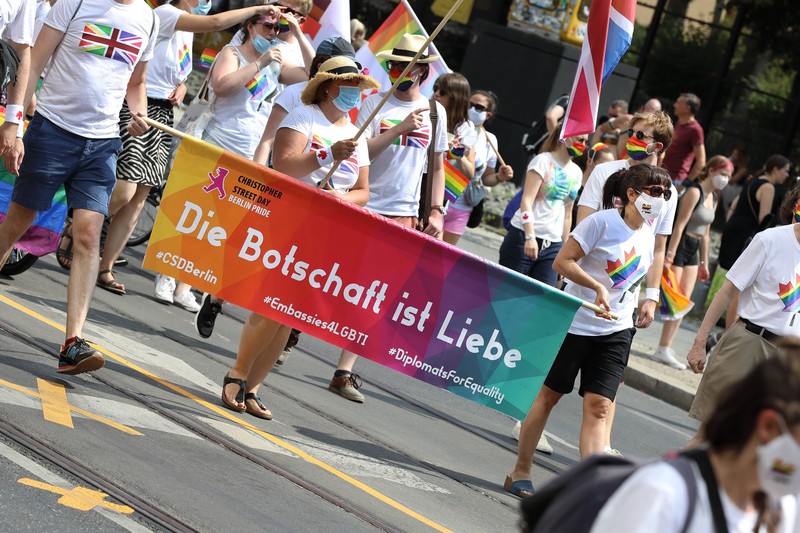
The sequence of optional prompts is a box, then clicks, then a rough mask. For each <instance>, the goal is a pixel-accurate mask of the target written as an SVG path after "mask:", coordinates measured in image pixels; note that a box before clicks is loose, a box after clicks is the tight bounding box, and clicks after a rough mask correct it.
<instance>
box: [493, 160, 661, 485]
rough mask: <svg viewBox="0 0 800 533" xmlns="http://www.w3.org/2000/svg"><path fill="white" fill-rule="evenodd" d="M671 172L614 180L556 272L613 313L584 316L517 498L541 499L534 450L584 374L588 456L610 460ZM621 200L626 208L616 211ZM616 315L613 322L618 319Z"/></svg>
mask: <svg viewBox="0 0 800 533" xmlns="http://www.w3.org/2000/svg"><path fill="white" fill-rule="evenodd" d="M669 183H670V179H669V175H668V174H667V172H666V171H665V170H664V169H662V168H658V167H652V166H650V165H647V164H640V165H636V166H635V167H631V168H630V169H629V170H621V171H618V172H616V173H615V174H613V175H611V177H609V178H608V180H607V181H606V183H605V185H604V187H603V205H604V207H605V209H604V210H602V211H597V212H596V213H592V214H591V215H589V216H588V217H586V218H585V219H584V220H583V221H581V223H580V224H578V226H577V227H576V228H575V230H574V231H573V232H572V233H571V235H570V238H569V240H568V241H567V242H566V244H565V245H564V247H563V248H561V251H559V253H558V256H557V257H556V259H555V263H554V264H553V268H554V269H555V270H556V271H557V272H558V273H559V274H561V275H563V276H564V277H565V278H566V279H567V280H569V283H568V284H567V286H566V289H565V292H567V293H569V294H571V295H573V296H575V297H577V298H580V299H581V300H590V301H592V300H593V301H594V302H595V304H596V305H597V306H599V307H601V308H602V309H605V310H606V312H604V313H599V314H595V313H593V312H591V311H588V310H586V309H583V308H581V309H579V310H578V312H577V313H576V314H575V318H574V319H573V321H572V325H571V326H570V328H569V332H568V333H567V336H566V338H565V339H564V342H563V344H562V345H561V348H560V349H559V351H558V354H557V355H556V358H555V361H554V362H553V366H552V367H551V368H550V372H549V373H548V374H547V377H546V378H545V381H544V385H542V388H541V390H540V391H539V394H538V395H537V396H536V400H535V401H534V402H533V405H532V406H531V409H530V411H529V412H528V416H527V417H526V418H525V421H524V422H523V423H522V428H521V431H520V439H519V449H518V451H517V462H516V465H515V466H514V470H513V471H512V472H511V474H510V475H509V476H508V477H506V481H505V484H504V488H505V489H506V490H507V491H509V492H511V493H512V494H515V495H517V496H520V497H523V496H527V495H529V494H532V493H533V483H532V482H531V480H530V475H531V460H532V459H533V454H534V449H535V448H536V445H537V443H538V442H539V438H540V437H541V435H542V432H543V431H544V426H545V424H546V423H547V419H548V418H549V417H550V413H551V411H552V410H553V407H555V405H556V404H557V403H558V401H559V400H560V399H561V397H562V396H564V395H565V394H569V393H570V392H572V389H573V387H574V386H575V378H576V377H577V375H578V372H580V375H581V383H580V388H579V394H580V395H581V396H583V422H582V424H581V435H580V454H581V457H582V458H584V457H587V456H589V455H591V454H594V453H603V448H604V445H605V431H606V415H607V414H608V410H609V408H610V407H611V402H613V401H614V398H615V396H616V394H617V389H618V388H619V385H620V382H621V381H622V373H623V372H624V370H625V367H626V366H627V365H628V356H629V354H630V349H631V342H632V341H633V335H634V333H635V331H636V330H635V329H634V326H633V318H632V316H633V311H634V309H635V308H636V306H637V304H638V301H639V284H640V283H641V282H642V280H644V278H645V275H646V274H647V269H648V268H649V267H650V265H651V263H652V262H653V248H654V245H655V235H654V234H653V232H652V231H651V230H650V229H649V228H647V227H646V226H645V220H646V219H652V218H655V217H656V216H658V213H659V212H660V210H661V209H662V208H664V205H665V204H666V199H665V198H664V196H665V192H666V191H668V190H669V188H668V187H669V185H668V184H669ZM615 199H618V201H619V202H620V204H621V207H620V208H618V209H610V207H611V206H612V205H613V204H614V201H615ZM610 313H613V314H615V315H616V318H614V319H612V318H611V314H610Z"/></svg>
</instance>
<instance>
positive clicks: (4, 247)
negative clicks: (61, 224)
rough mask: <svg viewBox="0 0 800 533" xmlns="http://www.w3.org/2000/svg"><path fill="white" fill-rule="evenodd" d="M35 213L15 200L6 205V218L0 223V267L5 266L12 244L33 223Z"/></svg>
mask: <svg viewBox="0 0 800 533" xmlns="http://www.w3.org/2000/svg"><path fill="white" fill-rule="evenodd" d="M36 213H37V212H36V211H34V210H33V209H28V208H27V207H22V206H21V205H19V204H18V203H16V202H11V204H10V205H9V206H8V213H6V218H5V219H4V220H3V223H2V224H0V268H2V267H3V266H5V264H6V261H8V256H9V255H10V254H11V250H12V249H13V248H14V245H15V244H16V243H17V241H18V240H20V238H21V237H22V236H23V235H24V234H25V232H26V231H28V228H29V227H31V224H33V220H34V219H35V218H36Z"/></svg>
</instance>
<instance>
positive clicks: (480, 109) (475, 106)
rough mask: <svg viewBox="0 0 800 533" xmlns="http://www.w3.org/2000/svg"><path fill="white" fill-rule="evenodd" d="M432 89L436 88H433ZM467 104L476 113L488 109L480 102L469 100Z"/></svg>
mask: <svg viewBox="0 0 800 533" xmlns="http://www.w3.org/2000/svg"><path fill="white" fill-rule="evenodd" d="M434 90H436V89H435V88H434ZM469 106H470V107H471V108H472V109H474V110H475V111H477V112H478V113H483V112H484V111H488V109H486V106H483V105H481V104H473V103H472V102H470V103H469Z"/></svg>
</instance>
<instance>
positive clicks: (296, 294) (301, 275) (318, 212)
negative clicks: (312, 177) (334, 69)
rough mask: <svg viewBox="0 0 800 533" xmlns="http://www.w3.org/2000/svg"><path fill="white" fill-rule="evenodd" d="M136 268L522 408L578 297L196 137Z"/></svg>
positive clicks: (185, 147) (464, 392) (490, 401)
mask: <svg viewBox="0 0 800 533" xmlns="http://www.w3.org/2000/svg"><path fill="white" fill-rule="evenodd" d="M144 266H145V267H147V268H150V269H152V270H155V271H158V272H162V273H164V274H167V275H170V276H173V277H175V278H177V279H179V280H181V281H184V282H186V283H189V284H190V285H193V286H195V287H197V288H198V289H201V290H203V291H206V292H209V293H211V294H213V295H215V296H218V297H220V298H223V299H225V300H226V301H228V302H230V303H233V304H236V305H240V306H242V307H245V308H247V309H250V310H252V311H255V312H257V313H260V314H262V315H264V316H266V317H269V318H271V319H274V320H276V321H278V322H281V323H284V324H287V325H290V326H292V327H295V328H297V329H300V330H301V331H303V332H305V333H308V334H309V335H313V336H314V337H317V338H320V339H322V340H324V341H326V342H329V343H331V344H334V345H337V346H340V347H342V348H346V349H348V350H350V351H352V352H354V353H356V354H358V355H361V356H363V357H366V358H368V359H371V360H373V361H376V362H378V363H380V364H382V365H385V366H387V367H390V368H393V369H395V370H397V371H399V372H402V373H404V374H407V375H410V376H413V377H415V378H417V379H420V380H422V381H424V382H426V383H430V384H432V385H435V386H437V387H440V388H443V389H446V390H449V391H451V392H453V393H454V394H457V395H459V396H462V397H465V398H468V399H470V400H473V401H475V402H478V403H480V404H483V405H486V406H488V407H491V408H493V409H497V410H498V411H501V412H503V413H506V414H509V415H511V416H514V417H516V418H519V419H521V418H524V416H525V414H526V413H527V412H528V409H529V408H530V405H531V404H532V402H533V399H534V398H535V397H536V394H537V393H538V391H539V388H540V387H541V385H542V382H543V381H544V378H545V376H546V375H547V372H548V371H549V369H550V366H551V365H552V363H553V359H554V358H555V355H556V353H557V352H558V348H559V347H560V346H561V342H562V341H563V339H564V336H565V335H566V332H567V330H568V329H569V325H570V323H571V322H572V318H573V316H574V315H575V312H576V310H577V309H578V307H579V305H580V302H579V300H576V299H574V298H572V297H571V296H568V295H565V294H564V293H562V292H560V291H556V290H554V289H552V288H550V287H548V286H545V285H542V284H539V283H537V282H535V281H533V280H531V279H530V278H527V277H525V276H522V275H520V274H518V273H516V272H512V271H510V270H508V269H505V268H503V267H500V266H498V265H496V264H494V263H491V262H489V261H485V260H483V259H481V258H478V257H476V256H473V255H470V254H467V253H465V252H463V251H461V250H459V249H457V248H455V247H452V246H449V245H446V244H444V243H442V242H440V241H437V240H435V239H433V238H430V237H428V236H427V235H423V234H422V233H420V232H416V231H412V230H408V229H406V228H403V227H401V226H399V225H397V224H395V223H393V222H389V221H387V220H386V219H384V218H383V217H381V216H378V215H375V214H372V213H370V212H368V211H367V210H365V209H362V208H360V207H357V206H353V205H351V204H348V203H346V202H343V201H341V200H339V199H337V198H334V197H333V196H331V195H330V194H327V193H324V192H322V191H319V190H317V189H315V188H313V187H311V186H309V185H307V184H304V183H302V182H300V181H299V180H296V179H293V178H290V177H288V176H285V175H283V174H280V173H278V172H275V171H273V170H270V169H268V168H266V167H263V166H260V165H257V164H256V163H254V162H252V161H250V160H247V159H244V158H242V157H239V156H237V155H235V154H232V153H230V152H226V151H224V150H222V149H221V148H217V147H215V146H212V145H210V144H208V143H205V142H202V141H198V140H196V139H192V138H187V139H185V140H184V141H183V142H182V143H181V146H180V149H179V151H178V154H177V157H176V159H175V165H174V166H173V170H172V173H171V174H170V178H169V180H168V182H167V188H166V190H165V191H164V196H163V198H162V202H161V207H160V209H159V213H158V217H157V219H156V223H155V228H154V230H153V234H152V236H151V237H150V244H149V245H148V248H147V256H146V257H145V263H144Z"/></svg>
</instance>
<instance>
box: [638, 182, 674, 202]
mask: <svg viewBox="0 0 800 533" xmlns="http://www.w3.org/2000/svg"><path fill="white" fill-rule="evenodd" d="M642 191H644V192H646V193H647V194H649V195H650V196H652V197H653V198H661V197H662V196H663V197H664V200H667V201H669V199H670V198H672V189H669V188H666V187H662V186H661V185H650V186H648V187H642ZM642 191H638V192H639V194H641V192H642Z"/></svg>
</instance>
